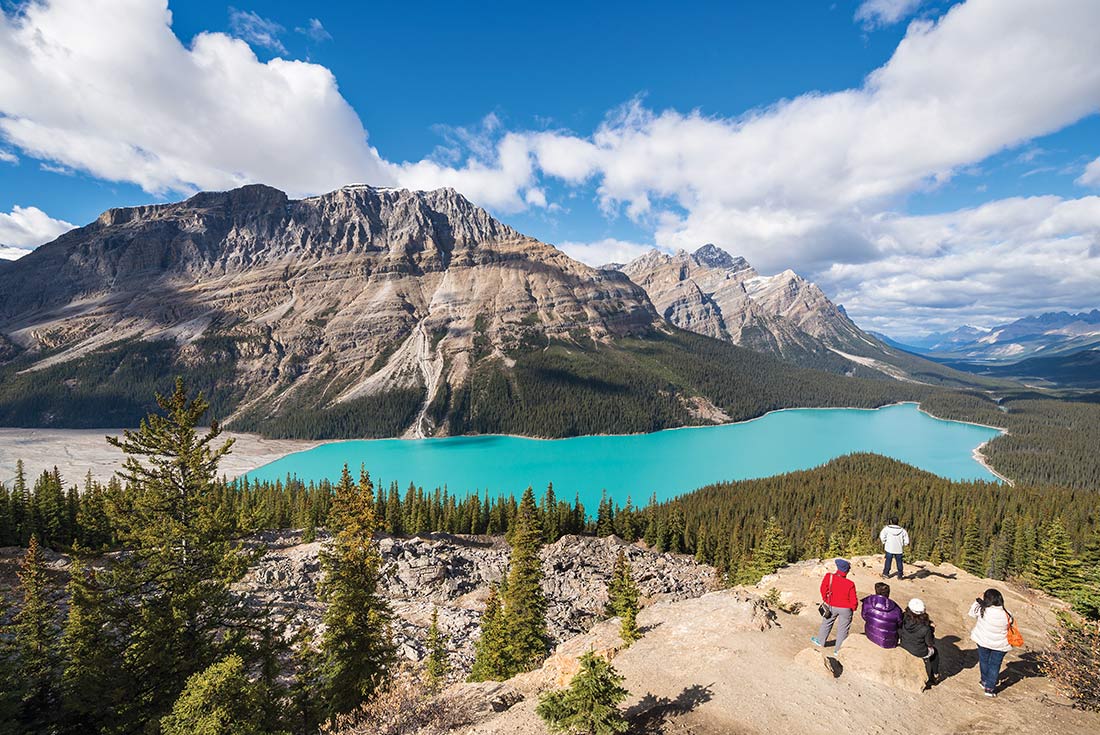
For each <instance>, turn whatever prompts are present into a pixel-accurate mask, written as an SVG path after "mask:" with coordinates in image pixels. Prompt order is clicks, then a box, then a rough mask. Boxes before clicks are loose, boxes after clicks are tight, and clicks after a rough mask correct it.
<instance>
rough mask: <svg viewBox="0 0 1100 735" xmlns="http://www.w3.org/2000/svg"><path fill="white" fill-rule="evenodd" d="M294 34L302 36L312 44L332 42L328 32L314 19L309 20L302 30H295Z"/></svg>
mask: <svg viewBox="0 0 1100 735" xmlns="http://www.w3.org/2000/svg"><path fill="white" fill-rule="evenodd" d="M294 32H295V33H301V34H302V35H303V36H305V37H306V38H308V39H309V40H311V41H313V42H314V43H323V42H325V41H331V40H332V34H331V33H329V32H328V30H327V29H326V28H325V26H324V25H323V24H322V23H321V21H319V20H317V19H316V18H310V19H309V22H308V23H306V25H305V27H303V28H295V29H294Z"/></svg>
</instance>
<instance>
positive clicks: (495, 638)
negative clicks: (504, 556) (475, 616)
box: [469, 585, 509, 681]
mask: <svg viewBox="0 0 1100 735" xmlns="http://www.w3.org/2000/svg"><path fill="white" fill-rule="evenodd" d="M507 643H508V631H507V627H506V624H505V620H504V609H503V607H502V606H501V600H500V593H499V591H498V588H497V586H496V585H492V586H490V587H489V597H488V598H487V599H486V600H485V612H484V613H482V615H481V635H480V637H479V638H478V639H477V641H476V642H475V643H474V663H473V666H472V667H471V668H470V677H469V680H470V681H503V680H504V679H507V678H508V671H509V666H508V661H507V652H506V650H505V649H506V647H507Z"/></svg>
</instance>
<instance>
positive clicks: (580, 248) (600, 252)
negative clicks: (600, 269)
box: [558, 237, 653, 266]
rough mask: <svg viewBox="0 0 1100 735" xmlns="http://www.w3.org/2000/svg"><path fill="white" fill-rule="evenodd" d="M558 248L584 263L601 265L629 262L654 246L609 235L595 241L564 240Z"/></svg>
mask: <svg viewBox="0 0 1100 735" xmlns="http://www.w3.org/2000/svg"><path fill="white" fill-rule="evenodd" d="M558 249H559V250H561V251H563V252H564V253H565V254H566V255H568V256H569V257H571V258H575V259H576V260H579V261H581V262H582V263H587V264H589V265H592V266H601V265H607V264H609V263H629V262H630V261H632V260H634V259H635V258H637V257H638V256H640V255H645V254H646V253H647V252H649V251H650V250H652V249H653V246H652V245H643V244H641V243H637V242H630V241H627V240H616V239H615V238H610V237H609V238H605V239H603V240H597V241H595V242H563V243H559V244H558Z"/></svg>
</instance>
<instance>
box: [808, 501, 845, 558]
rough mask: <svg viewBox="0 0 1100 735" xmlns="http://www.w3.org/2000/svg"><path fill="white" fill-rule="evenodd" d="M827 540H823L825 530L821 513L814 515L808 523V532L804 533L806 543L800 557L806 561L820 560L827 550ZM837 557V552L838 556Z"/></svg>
mask: <svg viewBox="0 0 1100 735" xmlns="http://www.w3.org/2000/svg"><path fill="white" fill-rule="evenodd" d="M828 544H829V542H828V539H826V538H825V529H824V527H823V526H822V523H821V511H820V510H818V511H817V512H815V513H814V519H813V520H812V521H810V530H809V531H808V532H807V533H806V543H805V545H804V546H803V549H802V557H803V558H806V559H821V558H823V557H824V556H825V555H826V553H827V552H828V550H829V546H828ZM837 555H839V552H838V554H837Z"/></svg>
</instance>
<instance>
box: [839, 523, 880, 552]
mask: <svg viewBox="0 0 1100 735" xmlns="http://www.w3.org/2000/svg"><path fill="white" fill-rule="evenodd" d="M871 539H872V536H871V529H869V528H867V524H866V523H864V522H863V521H860V522H859V523H856V524H855V526H854V527H853V530H852V535H851V537H850V538H849V539H848V543H847V544H846V545H845V554H846V555H847V556H864V555H867V554H873V553H874V551H875V548H874V545H873V543H872V541H871Z"/></svg>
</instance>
